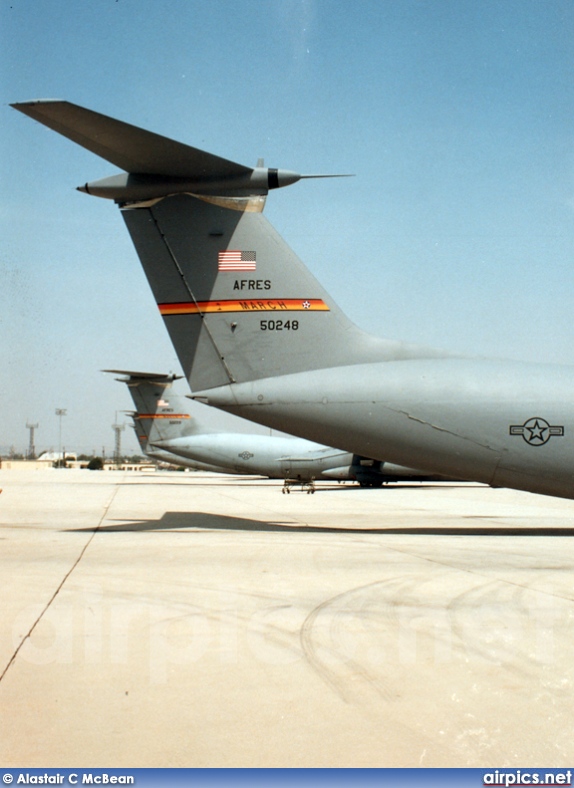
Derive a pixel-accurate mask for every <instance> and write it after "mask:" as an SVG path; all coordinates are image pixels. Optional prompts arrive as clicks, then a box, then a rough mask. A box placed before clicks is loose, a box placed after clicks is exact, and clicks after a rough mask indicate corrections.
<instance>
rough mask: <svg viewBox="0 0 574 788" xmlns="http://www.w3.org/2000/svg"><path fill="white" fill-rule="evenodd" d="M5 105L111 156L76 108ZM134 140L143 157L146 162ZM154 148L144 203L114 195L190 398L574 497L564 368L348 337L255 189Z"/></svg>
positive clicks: (121, 138) (573, 425) (388, 454)
mask: <svg viewBox="0 0 574 788" xmlns="http://www.w3.org/2000/svg"><path fill="white" fill-rule="evenodd" d="M15 106H16V108H17V109H20V110H21V111H23V112H25V113H26V114H28V115H30V116H31V117H35V118H36V119H37V120H39V121H40V122H42V123H45V124H46V125H48V126H50V127H51V128H54V129H55V130H57V131H59V132H60V133H63V134H65V135H66V136H68V137H70V138H71V139H73V140H74V141H76V142H78V143H79V144H81V145H84V146H85V147H87V148H88V149H89V150H93V151H94V152H97V153H99V155H102V156H104V158H108V160H110V161H114V160H115V153H114V157H113V158H112V156H110V155H108V154H107V152H106V150H96V149H95V148H94V144H93V141H92V140H88V141H87V142H86V140H82V135H83V134H84V131H85V127H84V125H83V120H82V122H81V123H79V121H78V119H77V116H76V114H75V113H76V110H74V111H71V110H70V107H71V106H73V105H68V104H66V103H65V102H47V103H46V104H44V103H42V102H32V103H26V104H23V105H15ZM83 112H87V111H86V110H84V111H83ZM80 114H81V113H80ZM102 117H104V116H98V118H99V119H101V118H102ZM97 122H98V123H101V124H103V126H104V127H105V128H106V129H107V130H108V132H109V134H110V136H111V141H108V142H109V147H110V148H114V146H116V143H117V144H118V145H120V144H121V145H124V144H125V142H126V139H127V138H129V136H130V134H132V133H133V134H134V140H135V142H136V143H137V141H138V140H140V139H141V136H140V135H141V133H142V132H141V130H136V131H134V132H132V131H131V130H130V129H133V127H128V126H127V125H126V124H120V126H119V127H117V126H114V124H117V123H118V121H112V120H111V119H106V120H105V121H101V120H98V121H97ZM78 123H79V125H78ZM114 129H115V130H114ZM143 133H144V134H148V133H147V132H143ZM116 136H117V139H116ZM145 139H146V143H145V145H144V146H143V147H144V149H145V155H144V156H143V162H149V161H150V160H151V161H152V162H155V161H156V160H155V159H154V154H153V146H154V144H155V142H154V139H153V137H145ZM161 140H163V138H161ZM174 144H176V145H177V143H174ZM158 146H159V147H158V156H157V166H156V163H153V168H152V169H147V170H146V171H145V172H144V171H142V166H146V165H144V164H142V163H141V162H140V163H138V164H137V165H133V166H134V167H135V169H132V170H131V171H130V170H129V169H128V175H129V174H136V175H138V177H139V176H141V175H144V176H150V178H151V176H153V178H151V180H153V184H152V188H151V190H149V189H148V191H147V192H146V198H147V197H151V199H150V200H148V201H147V202H141V201H140V202H134V199H133V194H132V192H131V191H130V188H128V187H129V183H128V181H125V179H124V181H125V183H126V187H125V190H124V191H122V186H121V184H120V183H119V182H118V184H116V188H115V190H114V193H113V195H111V194H110V195H109V196H113V198H114V199H115V200H116V202H118V204H119V205H120V207H121V208H122V213H123V216H124V219H125V221H126V224H127V226H128V229H129V231H130V233H131V236H132V239H133V241H134V244H135V246H136V249H137V251H138V254H139V256H140V259H141V261H142V264H143V267H144V270H145V273H146V275H147V277H148V280H149V282H150V285H151V288H152V291H153V293H154V296H155V298H156V301H157V303H158V306H159V309H160V312H161V314H162V315H163V317H164V320H165V323H166V326H167V329H168V331H169V333H170V336H171V339H172V341H173V343H174V346H175V348H176V351H177V353H178V356H179V358H180V361H181V364H182V367H183V369H184V371H185V374H186V377H187V378H188V380H189V382H190V385H191V387H192V390H193V391H194V393H195V396H196V397H197V398H199V399H201V400H202V401H204V402H207V403H208V404H210V405H213V406H216V407H219V408H222V409H224V410H228V411H231V412H233V413H237V414H239V415H241V416H245V417H247V418H249V419H252V420H254V421H257V422H259V423H261V424H265V425H267V426H270V427H275V428H277V429H281V430H283V431H287V432H289V433H292V434H295V435H299V436H301V437H305V438H310V439H313V440H319V441H321V442H324V443H328V444H331V445H333V444H334V445H336V446H340V447H341V448H342V449H344V450H347V451H349V452H352V453H356V454H366V455H368V456H371V457H373V458H375V459H379V460H390V461H392V462H395V463H399V464H401V465H414V466H416V467H421V468H422V469H423V470H426V471H428V472H432V473H441V474H446V475H448V476H457V477H460V478H467V479H471V480H476V481H480V482H486V483H488V484H493V485H499V486H508V487H513V488H516V489H520V490H528V491H532V492H538V493H543V494H547V495H557V496H562V497H566V498H572V497H574V444H573V442H572V434H573V430H574V403H573V401H572V393H573V391H574V368H573V367H569V366H559V365H544V364H526V363H518V362H511V361H489V360H484V359H469V358H461V357H456V356H454V355H453V354H449V353H448V352H444V351H440V350H434V349H429V348H424V347H418V346H413V345H407V344H405V343H402V342H396V341H391V340H387V339H380V338H378V337H373V336H370V335H369V334H366V333H364V332H362V331H359V329H358V328H356V327H355V326H354V325H353V324H352V323H351V322H350V321H349V320H348V319H347V318H346V316H345V315H344V314H343V312H342V311H341V310H340V309H339V308H338V307H337V306H336V305H335V304H334V303H333V301H332V299H331V298H330V296H329V295H328V293H327V292H326V291H325V290H324V289H323V288H322V286H321V285H320V284H319V283H318V282H317V281H316V280H315V279H314V277H313V276H312V275H311V274H310V272H309V271H308V270H307V268H306V267H305V266H304V265H303V263H302V262H301V261H300V260H299V259H298V258H297V257H296V256H295V255H294V253H293V252H292V251H291V250H290V249H289V247H288V246H287V244H286V243H285V242H284V241H283V239H282V238H281V237H280V236H279V235H278V234H277V233H276V232H275V231H274V230H273V228H272V227H271V225H269V223H268V222H267V221H266V220H265V219H264V218H263V216H262V215H261V214H260V211H261V210H262V207H263V204H262V202H259V203H257V202H253V201H250V200H245V199H244V198H245V196H246V195H247V196H248V197H253V198H255V197H256V196H257V195H259V196H261V195H262V194H265V193H266V191H267V190H266V189H264V188H260V187H259V185H258V186H257V187H254V188H253V189H252V191H251V192H250V191H249V188H248V186H246V182H245V181H244V180H242V177H239V178H238V177H237V172H236V169H235V168H236V167H237V166H238V165H235V164H231V165H230V166H229V170H228V171H227V172H226V171H225V166H226V165H225V164H224V165H221V166H220V165H217V166H216V165H215V164H213V168H212V172H211V173H209V172H208V173H207V174H206V172H205V170H202V171H201V172H198V173H195V174H194V173H190V172H189V171H186V177H189V179H190V181H189V182H190V183H192V182H195V183H199V181H201V183H203V184H204V185H205V183H206V181H209V179H210V177H211V176H212V181H211V185H210V186H206V187H205V189H202V188H198V189H193V190H192V189H189V188H186V185H185V184H180V187H181V188H178V189H175V188H173V186H174V184H173V172H172V171H171V169H170V168H169V166H168V167H167V168H166V169H165V171H162V162H163V161H164V150H165V148H166V143H165V142H163V141H162V142H160V143H158ZM167 147H168V148H169V146H167ZM206 155H207V156H209V154H206ZM168 158H169V157H168ZM202 161H203V162H207V164H202V165H201V166H206V167H207V168H208V169H209V167H211V165H210V164H209V159H204V160H202ZM220 161H221V160H220ZM130 166H131V165H130ZM222 167H223V169H222ZM267 178H268V185H269V184H271V182H272V181H273V180H274V178H275V176H274V175H272V174H271V173H270V172H268V173H267ZM154 179H155V180H154ZM128 180H129V179H128ZM287 180H288V179H286V182H287ZM150 183H151V181H150V180H149V179H148V181H147V185H149V184H150ZM273 185H281V184H280V183H277V184H273ZM200 186H201V184H200ZM212 187H213V188H212ZM154 189H155V192H154ZM170 189H171V191H172V192H173V193H171V192H170ZM190 191H192V192H193V193H192V194H190V193H188V192H190ZM168 192H170V196H166V193H168ZM206 195H211V196H206ZM214 195H215V197H214ZM258 211H259V212H258Z"/></svg>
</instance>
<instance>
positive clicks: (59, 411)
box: [56, 408, 66, 468]
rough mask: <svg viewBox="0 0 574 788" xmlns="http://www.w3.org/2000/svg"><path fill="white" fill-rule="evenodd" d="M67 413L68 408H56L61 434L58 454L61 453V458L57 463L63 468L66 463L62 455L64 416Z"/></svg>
mask: <svg viewBox="0 0 574 788" xmlns="http://www.w3.org/2000/svg"><path fill="white" fill-rule="evenodd" d="M65 415H66V408H56V416H58V417H59V419H60V436H59V440H58V455H59V459H58V462H57V463H56V468H63V467H64V463H63V462H62V460H63V457H62V416H65Z"/></svg>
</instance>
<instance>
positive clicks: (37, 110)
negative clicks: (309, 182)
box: [11, 99, 347, 203]
mask: <svg viewBox="0 0 574 788" xmlns="http://www.w3.org/2000/svg"><path fill="white" fill-rule="evenodd" d="M11 106H12V107H14V109H17V110H19V111H20V112H23V113H24V114H25V115H28V116H29V117H31V118H33V119H34V120H37V121H38V122H40V123H43V124H44V125H45V126H48V128H51V129H53V131H57V132H58V133H59V134H62V135H63V136H64V137H67V138H68V139H70V140H72V141H73V142H76V143H77V144H78V145H81V146H82V147H83V148H86V149H87V150H89V151H91V152H92V153H95V154H96V155H97V156H101V157H102V159H106V161H109V162H111V163H112V164H114V165H115V166H116V167H119V168H120V169H122V170H124V172H123V173H122V174H120V175H112V176H111V177H109V178H103V179H101V180H98V181H94V182H92V183H86V184H84V185H83V186H79V187H78V189H79V190H80V191H82V192H86V193H88V194H91V195H94V196H96V197H105V198H108V199H110V200H116V201H117V202H120V203H126V202H134V201H142V200H151V199H156V198H158V197H165V196H167V195H169V194H179V193H182V192H189V193H192V194H202V195H212V196H219V197H250V196H257V195H259V196H261V195H266V194H267V193H268V192H269V191H270V190H271V189H278V188H280V187H282V186H289V185H290V184H292V183H296V182H297V181H298V180H300V179H301V178H336V177H347V176H338V175H300V174H299V173H296V172H292V171H291V170H279V169H274V168H272V167H263V166H257V167H246V166H244V165H242V164H237V163H236V162H234V161H229V160H228V159H223V158H221V157H220V156H214V155H213V154H212V153H207V152H206V151H202V150H199V149H198V148H193V147H191V146H190V145H184V144H183V143H181V142H176V141H175V140H171V139H169V138H167V137H162V136H161V135H159V134H154V133H153V132H151V131H146V130H145V129H140V128H138V127H137V126H132V125H131V124H129V123H124V122H122V121H120V120H115V119H114V118H110V117H107V116H106V115H101V114H100V113H98V112H93V111H92V110H89V109H84V107H78V106H77V105H76V104H71V103H70V102H68V101H59V100H48V99H40V100H37V101H25V102H21V103H18V104H12V105H11Z"/></svg>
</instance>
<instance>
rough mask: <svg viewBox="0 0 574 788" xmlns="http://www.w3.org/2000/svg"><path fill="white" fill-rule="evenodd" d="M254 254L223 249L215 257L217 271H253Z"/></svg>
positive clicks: (254, 265) (254, 263) (254, 264)
mask: <svg viewBox="0 0 574 788" xmlns="http://www.w3.org/2000/svg"><path fill="white" fill-rule="evenodd" d="M256 266H257V263H256V261H255V252H244V251H241V250H239V249H225V250H224V251H223V252H219V254H218V255H217V270H218V271H255V269H256Z"/></svg>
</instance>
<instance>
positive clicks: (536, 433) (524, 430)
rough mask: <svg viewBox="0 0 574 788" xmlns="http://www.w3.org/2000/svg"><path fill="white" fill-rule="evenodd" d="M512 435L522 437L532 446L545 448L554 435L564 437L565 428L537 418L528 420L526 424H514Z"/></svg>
mask: <svg viewBox="0 0 574 788" xmlns="http://www.w3.org/2000/svg"><path fill="white" fill-rule="evenodd" d="M510 434H511V435H522V437H523V439H524V440H525V441H526V443H528V444H529V445H530V446H544V444H545V443H548V441H549V440H550V438H551V437H552V436H553V435H558V436H563V435H564V427H559V426H557V425H554V426H553V425H551V424H549V423H548V422H547V421H546V419H541V418H540V417H538V416H537V417H535V418H532V419H527V420H526V421H525V422H524V424H514V425H512V426H511V427H510Z"/></svg>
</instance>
